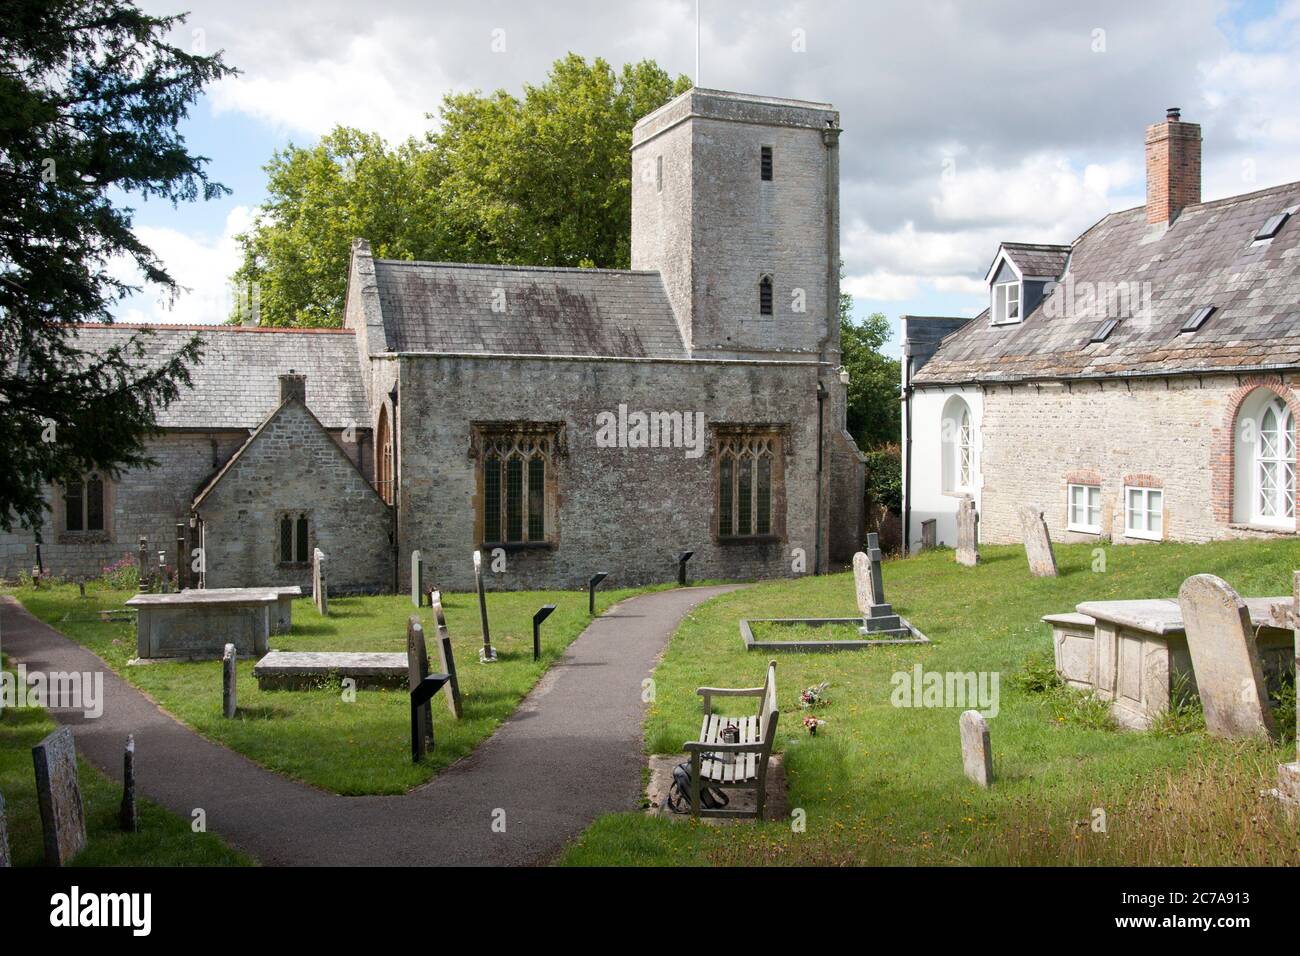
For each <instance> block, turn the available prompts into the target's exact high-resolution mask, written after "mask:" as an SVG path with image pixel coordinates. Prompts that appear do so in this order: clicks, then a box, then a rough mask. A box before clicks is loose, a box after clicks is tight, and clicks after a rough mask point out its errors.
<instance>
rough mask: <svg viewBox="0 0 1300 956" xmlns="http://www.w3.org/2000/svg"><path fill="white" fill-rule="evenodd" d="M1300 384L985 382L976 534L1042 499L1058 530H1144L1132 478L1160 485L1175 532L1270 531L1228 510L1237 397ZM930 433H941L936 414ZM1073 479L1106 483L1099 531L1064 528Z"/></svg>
mask: <svg viewBox="0 0 1300 956" xmlns="http://www.w3.org/2000/svg"><path fill="white" fill-rule="evenodd" d="M1297 384H1300V378H1291V379H1289V381H1288V382H1286V383H1283V381H1282V380H1281V379H1280V378H1277V377H1276V376H1273V377H1271V378H1268V377H1266V378H1265V379H1260V380H1258V381H1255V380H1253V379H1252V380H1249V381H1245V382H1239V381H1238V377H1237V376H1204V377H1200V378H1196V377H1182V378H1170V379H1160V380H1156V379H1134V380H1131V381H1117V380H1111V381H1107V382H1105V383H1103V384H1096V383H1088V384H1073V385H1071V386H1069V387H1067V386H1065V385H1059V384H1053V385H1047V384H1044V385H1042V386H1037V385H1017V386H1014V387H1008V386H989V387H987V388H986V389H985V390H984V395H983V417H982V421H981V423H980V454H981V460H980V462H979V471H980V474H981V476H982V481H983V486H982V489H981V500H980V507H981V514H980V539H981V540H982V541H984V542H987V543H1014V542H1020V541H1021V540H1022V535H1021V530H1020V519H1019V513H1018V512H1019V508H1020V506H1021V505H1023V504H1025V503H1030V502H1037V503H1040V504H1041V505H1042V506H1043V507H1044V509H1045V517H1046V519H1047V524H1048V528H1049V529H1050V530H1051V533H1052V537H1053V538H1054V539H1056V540H1064V541H1089V540H1098V539H1099V537H1106V536H1108V537H1109V538H1110V539H1111V540H1112V541H1114V542H1115V543H1139V542H1142V541H1143V540H1144V539H1140V538H1134V537H1126V536H1125V533H1124V488H1125V486H1126V485H1127V486H1144V487H1156V488H1161V489H1162V490H1163V505H1164V521H1163V524H1164V536H1165V538H1166V539H1167V540H1175V541H1193V542H1200V541H1208V540H1213V539H1220V538H1231V537H1243V536H1251V535H1254V534H1258V533H1262V532H1260V531H1258V530H1256V529H1252V528H1250V527H1248V526H1244V525H1238V524H1233V523H1231V522H1230V520H1229V511H1230V500H1231V496H1232V495H1233V493H1234V492H1233V489H1232V484H1231V470H1232V450H1233V448H1234V447H1235V446H1234V438H1233V432H1234V428H1233V421H1234V412H1235V407H1236V404H1237V403H1238V402H1240V401H1241V399H1242V397H1243V396H1244V395H1246V394H1248V393H1249V392H1250V391H1252V390H1253V388H1255V387H1260V386H1261V385H1270V386H1271V387H1273V388H1274V389H1275V390H1276V391H1278V393H1279V394H1283V395H1284V396H1286V397H1287V398H1288V400H1289V401H1291V403H1292V404H1293V406H1294V405H1295V394H1294V392H1293V389H1294V387H1295V386H1296V385H1297ZM927 434H928V433H927ZM930 437H932V438H933V440H934V441H935V442H937V441H938V440H939V437H938V428H937V426H936V427H935V428H934V434H933V436H928V437H927V440H929V439H930ZM919 438H920V434H919V433H918V439H919ZM1071 483H1081V484H1099V485H1100V487H1101V497H1102V515H1101V527H1102V535H1101V536H1098V535H1093V534H1085V533H1080V532H1073V531H1068V530H1067V529H1066V524H1067V516H1066V495H1067V486H1068V485H1069V484H1071ZM914 520H915V518H914Z"/></svg>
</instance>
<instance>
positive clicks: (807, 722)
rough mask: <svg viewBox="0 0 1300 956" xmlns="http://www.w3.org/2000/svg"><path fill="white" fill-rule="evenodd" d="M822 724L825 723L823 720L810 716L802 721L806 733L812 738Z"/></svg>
mask: <svg viewBox="0 0 1300 956" xmlns="http://www.w3.org/2000/svg"><path fill="white" fill-rule="evenodd" d="M824 723H826V721H825V720H824V719H822V718H820V717H813V716H811V715H809V716H807V717H805V718H804V719H803V725H804V726H805V727H807V728H808V733H809V734H811V735H812V736H814V737H816V736H817V728H818V727H820V726H821V725H822V724H824Z"/></svg>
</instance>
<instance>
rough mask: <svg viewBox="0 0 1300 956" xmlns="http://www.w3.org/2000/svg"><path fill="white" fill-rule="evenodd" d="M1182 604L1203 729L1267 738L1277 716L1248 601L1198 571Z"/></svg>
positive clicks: (1181, 596)
mask: <svg viewBox="0 0 1300 956" xmlns="http://www.w3.org/2000/svg"><path fill="white" fill-rule="evenodd" d="M1178 605H1179V607H1180V609H1181V610H1182V614H1183V628H1184V630H1185V631H1186V633H1187V650H1188V652H1189V653H1190V654H1191V657H1192V673H1193V675H1194V676H1195V678H1196V689H1197V693H1198V694H1199V695H1200V698H1201V707H1202V709H1203V710H1204V711H1205V729H1206V730H1207V731H1208V732H1209V733H1210V734H1212V735H1213V736H1215V737H1230V738H1237V737H1258V738H1262V739H1267V738H1268V737H1269V736H1271V735H1272V733H1273V715H1272V713H1271V712H1270V711H1269V707H1268V690H1267V688H1266V687H1265V685H1264V670H1263V668H1262V667H1261V666H1260V663H1259V654H1258V652H1257V651H1256V648H1255V630H1254V628H1253V627H1252V626H1251V623H1250V612H1249V611H1247V610H1246V604H1245V602H1244V601H1242V599H1241V597H1240V596H1239V595H1238V594H1237V592H1236V591H1235V590H1233V589H1232V588H1231V587H1230V586H1229V585H1228V583H1227V582H1226V581H1224V580H1223V579H1222V578H1217V577H1215V576H1214V575H1212V574H1194V575H1192V576H1191V577H1190V578H1188V579H1187V580H1186V581H1184V582H1183V586H1182V587H1181V588H1179V590H1178Z"/></svg>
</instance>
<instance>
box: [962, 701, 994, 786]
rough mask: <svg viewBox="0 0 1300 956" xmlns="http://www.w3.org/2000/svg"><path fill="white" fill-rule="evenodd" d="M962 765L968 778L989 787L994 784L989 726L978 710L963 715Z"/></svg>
mask: <svg viewBox="0 0 1300 956" xmlns="http://www.w3.org/2000/svg"><path fill="white" fill-rule="evenodd" d="M959 723H960V725H961V764H962V769H964V770H965V771H966V776H967V777H969V778H970V779H971V780H973V781H974V782H975V783H977V784H979V785H980V786H981V787H988V785H989V784H991V783H992V782H993V751H992V750H991V749H990V747H989V725H988V723H987V722H986V721H985V720H984V715H983V714H981V713H980V712H979V711H978V710H968V711H966V712H965V713H963V714H962V715H961V719H960V721H959Z"/></svg>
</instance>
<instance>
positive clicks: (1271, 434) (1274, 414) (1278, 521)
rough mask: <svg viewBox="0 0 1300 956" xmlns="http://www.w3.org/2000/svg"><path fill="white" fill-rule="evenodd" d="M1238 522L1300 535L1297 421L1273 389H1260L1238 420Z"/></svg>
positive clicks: (1235, 483) (1235, 491)
mask: <svg viewBox="0 0 1300 956" xmlns="http://www.w3.org/2000/svg"><path fill="white" fill-rule="evenodd" d="M1236 439H1237V445H1236V449H1235V454H1234V456H1233V458H1234V462H1235V464H1234V469H1233V479H1234V480H1233V499H1234V500H1233V519H1234V520H1235V521H1238V522H1243V523H1249V524H1256V525H1263V526H1265V527H1273V528H1279V529H1283V530H1288V531H1293V530H1295V493H1296V488H1295V470H1296V444H1295V416H1294V415H1292V413H1291V409H1290V408H1289V407H1287V404H1286V402H1284V401H1283V400H1282V399H1281V398H1279V397H1278V396H1277V395H1276V394H1275V393H1274V392H1273V391H1272V390H1271V389H1266V388H1260V389H1256V390H1255V391H1254V392H1252V393H1251V394H1250V395H1249V396H1247V398H1246V400H1245V401H1243V402H1242V404H1241V410H1240V412H1239V413H1238V417H1237V434H1236Z"/></svg>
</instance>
